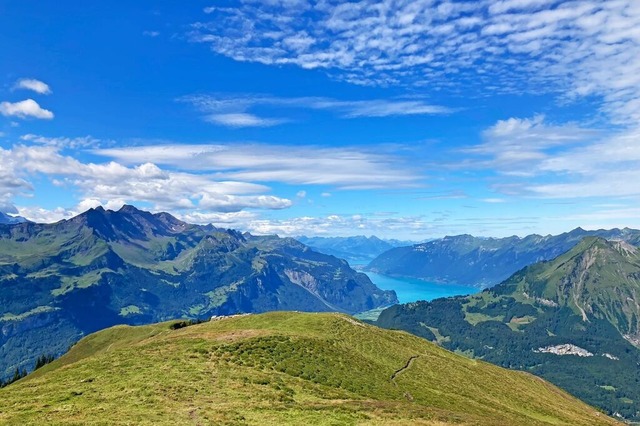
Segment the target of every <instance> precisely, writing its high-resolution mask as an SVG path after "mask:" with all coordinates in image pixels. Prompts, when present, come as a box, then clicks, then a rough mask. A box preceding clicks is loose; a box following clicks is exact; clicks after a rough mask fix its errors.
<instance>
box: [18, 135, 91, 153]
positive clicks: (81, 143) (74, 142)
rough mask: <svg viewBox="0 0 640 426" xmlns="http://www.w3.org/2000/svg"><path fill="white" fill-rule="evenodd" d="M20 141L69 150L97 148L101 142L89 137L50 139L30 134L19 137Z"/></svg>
mask: <svg viewBox="0 0 640 426" xmlns="http://www.w3.org/2000/svg"><path fill="white" fill-rule="evenodd" d="M20 139H21V140H23V141H28V142H35V143H39V144H42V145H49V146H55V147H57V148H71V149H82V148H97V147H98V146H100V144H101V141H100V140H99V139H95V138H93V137H91V136H83V137H78V138H67V137H57V138H51V137H47V136H41V135H34V134H31V133H28V134H26V135H22V136H20Z"/></svg>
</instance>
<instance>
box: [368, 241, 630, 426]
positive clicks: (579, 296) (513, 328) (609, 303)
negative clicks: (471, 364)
mask: <svg viewBox="0 0 640 426" xmlns="http://www.w3.org/2000/svg"><path fill="white" fill-rule="evenodd" d="M639 318H640V249H638V248H637V247H635V246H632V245H630V244H628V243H626V242H623V241H607V240H605V239H602V238H598V237H587V238H584V239H583V240H582V241H581V242H580V243H579V244H578V245H576V246H575V247H574V248H573V249H571V250H570V251H569V252H567V253H565V254H563V255H561V256H559V257H557V258H555V259H553V260H551V261H546V262H540V263H536V264H534V265H531V266H528V267H526V268H524V269H522V270H521V271H519V272H517V273H516V274H514V275H513V276H512V277H510V278H509V279H508V280H506V281H504V282H503V283H501V284H499V285H497V286H495V287H493V288H491V289H488V290H485V291H483V292H482V293H479V294H477V295H472V296H468V297H456V298H449V299H439V300H434V301H432V302H430V303H427V302H418V303H411V304H407V305H397V306H394V307H391V308H389V309H386V310H384V311H383V312H382V314H381V315H380V317H379V319H378V321H377V324H379V325H381V326H384V327H388V328H396V329H403V330H406V331H409V332H411V333H414V334H417V335H419V336H422V337H425V338H427V339H429V340H432V341H434V342H438V343H439V344H440V345H442V346H443V347H445V348H447V349H451V350H454V351H459V352H462V353H465V354H467V355H469V356H473V357H475V358H481V359H483V360H486V361H490V362H493V363H495V364H498V365H501V366H504V367H510V368H516V369H521V370H526V371H529V372H531V373H534V374H537V375H540V376H541V377H544V378H545V379H547V380H549V381H551V382H553V383H555V384H556V385H558V386H560V387H562V388H564V389H566V390H568V391H569V392H571V393H572V394H574V395H576V396H578V397H580V398H581V399H583V400H585V401H587V402H589V403H591V404H593V405H596V406H599V407H601V408H602V409H604V410H606V411H607V412H608V413H610V414H614V413H618V415H621V416H623V417H625V418H627V419H633V420H638V419H640V386H639V384H640V369H638V365H640V349H638V346H639V343H640V333H639V327H640V324H639Z"/></svg>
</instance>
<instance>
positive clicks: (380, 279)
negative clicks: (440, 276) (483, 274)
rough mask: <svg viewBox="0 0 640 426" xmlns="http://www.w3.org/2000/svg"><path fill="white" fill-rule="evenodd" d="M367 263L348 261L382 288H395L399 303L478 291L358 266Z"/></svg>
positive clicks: (473, 288) (464, 294)
mask: <svg viewBox="0 0 640 426" xmlns="http://www.w3.org/2000/svg"><path fill="white" fill-rule="evenodd" d="M367 263H368V262H367V261H349V264H350V265H351V266H352V267H354V268H355V269H357V270H359V271H360V272H363V273H365V274H367V275H368V276H369V278H370V279H371V281H372V282H373V283H374V284H375V285H377V286H378V287H379V288H381V289H382V290H395V292H396V294H397V295H398V300H399V301H400V303H409V302H415V301H417V300H427V301H429V300H433V299H438V298H440V297H449V296H466V295H468V294H474V293H478V292H479V291H480V289H479V288H477V287H470V286H464V285H458V284H440V283H433V282H429V281H423V280H418V279H415V278H398V277H389V276H387V275H381V274H376V273H374V272H365V271H362V270H361V269H360V268H362V267H363V266H364V265H366V264H367Z"/></svg>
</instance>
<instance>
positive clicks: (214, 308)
mask: <svg viewBox="0 0 640 426" xmlns="http://www.w3.org/2000/svg"><path fill="white" fill-rule="evenodd" d="M393 303H397V298H396V295H395V293H394V292H392V291H382V290H380V289H378V288H377V287H376V286H375V285H374V284H372V283H371V281H370V280H369V278H368V277H367V276H366V275H364V274H362V273H358V272H356V271H354V270H352V269H351V268H350V267H349V265H348V264H347V262H345V261H344V260H340V259H337V258H335V257H333V256H328V255H325V254H321V253H317V252H315V251H313V250H311V249H309V248H308V247H307V246H305V245H303V244H301V243H299V242H298V241H295V240H293V239H290V238H286V239H281V238H278V237H256V236H252V235H250V234H241V233H239V232H236V231H233V230H223V229H218V228H215V227H213V226H198V225H191V224H188V223H185V222H182V221H180V220H178V219H176V218H175V217H173V216H171V215H169V214H167V213H158V214H151V213H148V212H144V211H141V210H138V209H136V208H135V207H132V206H124V207H122V209H121V210H119V211H117V212H116V211H111V210H104V209H103V208H101V207H99V208H96V209H91V210H89V211H87V212H85V213H83V214H81V215H79V216H76V217H74V218H72V219H70V220H63V221H61V222H58V223H54V224H35V223H20V224H14V225H0V378H3V377H7V376H8V375H9V374H11V372H12V371H13V370H14V369H15V368H16V367H31V366H33V363H34V361H35V359H36V358H37V357H39V356H41V355H46V354H53V355H57V354H60V353H62V352H64V351H66V350H67V348H68V347H69V345H71V344H72V343H74V342H75V341H77V340H78V339H79V338H80V337H82V336H83V335H85V334H88V333H91V332H94V331H96V330H100V329H103V328H105V327H109V326H112V325H114V324H122V323H125V324H146V323H150V322H155V321H162V320H167V319H173V318H179V317H192V318H194V317H195V318H208V317H210V316H212V315H221V314H235V313H243V312H265V311H272V310H300V311H338V312H345V313H355V312H360V311H366V310H369V309H372V308H376V307H381V306H388V305H390V304H393Z"/></svg>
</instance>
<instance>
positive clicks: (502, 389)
mask: <svg viewBox="0 0 640 426" xmlns="http://www.w3.org/2000/svg"><path fill="white" fill-rule="evenodd" d="M0 419H2V422H3V423H5V424H12V425H23V424H30V425H31V424H56V425H58V424H79V425H82V424H98V423H99V424H130V423H135V424H153V425H171V426H173V425H200V424H202V425H289V424H291V425H306V424H308V425H356V424H358V425H365V424H367V425H369V424H372V425H398V426H400V425H441V426H443V425H475V426H497V425H510V426H511V425H527V426H544V425H571V426H577V425H585V426H586V425H589V426H600V425H602V426H604V425H611V426H613V425H616V424H620V423H618V422H616V421H615V420H614V419H612V418H610V417H607V416H605V415H604V414H602V413H600V412H599V411H598V410H596V409H595V408H593V407H590V406H588V405H587V404H585V403H583V402H581V401H579V400H577V399H576V398H574V397H572V396H570V395H568V394H567V393H566V392H563V391H561V390H560V389H558V388H556V387H555V386H552V385H550V384H549V383H547V382H545V381H544V380H540V379H539V378H537V377H534V376H532V375H529V374H522V373H519V372H514V371H508V370H505V369H502V368H499V367H496V366H494V365H490V364H488V363H485V362H479V361H475V360H470V359H468V358H465V357H462V356H459V355H455V354H453V353H450V352H448V351H445V350H444V349H442V348H439V347H437V346H436V345H434V344H432V343H429V342H427V341H425V340H423V339H419V338H417V337H415V336H410V335H407V334H406V333H400V332H397V331H390V330H382V329H380V328H378V327H372V326H370V325H366V324H363V323H361V322H359V321H356V320H354V319H353V318H350V317H349V316H346V315H340V314H303V313H295V312H271V313H266V314H261V315H247V316H239V317H235V318H220V319H216V320H215V321H210V322H205V323H203V324H196V325H190V326H187V327H185V324H184V323H180V322H177V321H172V322H167V323H161V324H153V325H146V326H141V327H126V326H119V327H113V328H110V329H107V330H103V331H100V332H98V333H95V334H93V335H91V336H88V337H86V338H84V339H82V340H81V341H80V342H79V343H78V344H77V345H75V346H74V347H73V348H72V349H71V351H70V352H69V353H67V354H66V355H64V356H63V357H62V358H60V359H58V360H56V361H54V362H52V363H51V364H48V365H45V366H44V367H42V368H41V369H39V370H37V371H36V372H35V373H34V374H32V375H30V376H27V377H26V378H24V379H22V380H20V381H18V382H16V383H13V384H12V385H9V386H8V387H6V388H4V389H0ZM43 419H44V420H43Z"/></svg>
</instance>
